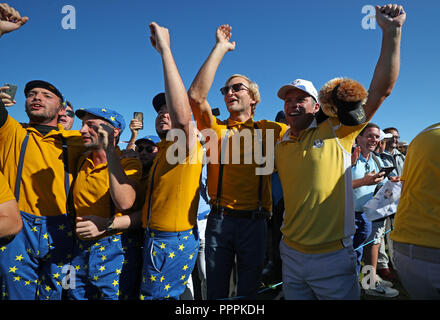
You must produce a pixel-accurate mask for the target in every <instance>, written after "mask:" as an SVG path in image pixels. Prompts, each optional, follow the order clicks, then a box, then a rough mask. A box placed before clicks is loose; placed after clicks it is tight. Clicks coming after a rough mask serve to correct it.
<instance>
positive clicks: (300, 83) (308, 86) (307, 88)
mask: <svg viewBox="0 0 440 320" xmlns="http://www.w3.org/2000/svg"><path fill="white" fill-rule="evenodd" d="M293 88H296V89H299V90H301V91H304V92H305V93H307V94H309V95H310V96H312V98H313V99H315V101H316V102H318V92H317V91H316V89H315V86H314V85H313V83H312V82H311V81H308V80H303V79H296V80H294V81H292V82H291V83H289V84H286V85H284V86H282V87H281V88H280V90H278V97H279V98H280V99H282V100H284V99H285V97H286V94H287V92H288V91H290V90H292V89H293Z"/></svg>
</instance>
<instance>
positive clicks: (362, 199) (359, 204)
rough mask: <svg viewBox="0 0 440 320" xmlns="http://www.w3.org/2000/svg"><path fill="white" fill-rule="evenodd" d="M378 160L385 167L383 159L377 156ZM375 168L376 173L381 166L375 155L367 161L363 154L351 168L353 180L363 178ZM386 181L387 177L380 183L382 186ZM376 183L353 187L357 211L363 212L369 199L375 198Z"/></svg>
mask: <svg viewBox="0 0 440 320" xmlns="http://www.w3.org/2000/svg"><path fill="white" fill-rule="evenodd" d="M377 159H378V161H379V162H380V166H381V167H383V166H384V165H383V162H382V160H381V159H380V158H379V157H377ZM373 170H375V171H376V173H378V172H379V167H378V165H377V164H376V161H374V159H373V157H372V156H371V153H370V157H369V159H368V161H367V159H365V158H364V156H363V155H362V154H361V155H360V156H359V158H358V159H357V161H356V164H355V165H354V166H353V167H352V168H351V175H352V179H353V180H357V179H361V178H363V177H364V176H365V175H366V174H367V173H368V172H372V171H373ZM384 182H385V179H384V180H383V181H382V182H381V183H379V185H380V186H381V185H382V184H383V183H384ZM376 186H377V185H376V184H373V185H371V186H362V187H359V188H356V189H353V198H354V209H355V211H359V212H363V211H364V209H363V206H364V204H365V203H367V201H368V200H370V199H371V198H373V194H374V190H375V189H376Z"/></svg>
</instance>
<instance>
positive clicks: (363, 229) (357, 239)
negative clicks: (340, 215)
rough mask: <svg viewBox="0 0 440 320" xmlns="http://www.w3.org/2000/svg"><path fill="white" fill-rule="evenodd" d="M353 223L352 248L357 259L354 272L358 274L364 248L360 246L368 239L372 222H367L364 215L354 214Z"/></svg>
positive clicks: (360, 213)
mask: <svg viewBox="0 0 440 320" xmlns="http://www.w3.org/2000/svg"><path fill="white" fill-rule="evenodd" d="M354 222H355V227H356V232H355V234H354V237H353V248H354V249H355V252H356V257H357V265H356V270H357V272H358V274H359V272H360V271H361V260H362V255H363V252H364V248H363V247H362V245H363V244H364V243H365V241H366V240H367V239H368V237H369V236H370V234H371V228H372V222H371V221H370V220H368V219H367V217H366V216H365V213H362V212H356V213H355V218H354Z"/></svg>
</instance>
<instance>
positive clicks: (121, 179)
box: [98, 124, 142, 211]
mask: <svg viewBox="0 0 440 320" xmlns="http://www.w3.org/2000/svg"><path fill="white" fill-rule="evenodd" d="M114 130H115V129H112V128H110V127H109V126H107V125H104V124H101V127H100V128H99V129H98V134H99V137H100V142H101V143H102V145H103V147H104V150H105V154H106V156H107V163H108V174H109V189H110V195H111V197H112V200H113V203H114V204H115V207H116V208H118V209H119V210H121V211H127V210H129V209H131V207H132V206H133V204H134V202H135V200H136V181H133V179H132V178H130V177H128V176H127V174H126V172H125V170H126V168H123V167H122V164H121V160H120V157H119V155H118V154H117V152H116V149H115V133H114ZM131 169H134V168H130V170H131ZM141 170H142V169H141V167H140V165H139V168H138V171H139V174H138V175H137V176H138V177H139V178H140V176H141V174H140V171H141Z"/></svg>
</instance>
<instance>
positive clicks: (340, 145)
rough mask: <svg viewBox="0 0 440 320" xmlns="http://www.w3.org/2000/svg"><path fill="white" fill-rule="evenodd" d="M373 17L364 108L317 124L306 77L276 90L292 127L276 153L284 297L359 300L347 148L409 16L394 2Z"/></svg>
mask: <svg viewBox="0 0 440 320" xmlns="http://www.w3.org/2000/svg"><path fill="white" fill-rule="evenodd" d="M376 19H377V22H378V24H379V26H380V27H381V28H382V34H383V39H382V49H381V53H380V57H379V61H378V63H377V66H376V69H375V72H374V75H373V79H372V82H371V84H370V88H369V92H368V99H367V100H366V102H365V104H364V105H363V106H362V105H360V104H359V107H358V108H356V109H355V110H353V112H350V113H347V114H341V116H340V115H339V114H338V118H339V119H338V118H334V117H333V118H329V119H327V120H325V121H323V122H320V123H319V124H317V123H316V121H314V118H315V114H316V113H317V112H318V111H319V110H320V105H319V103H318V101H317V99H316V90H315V89H314V87H313V84H312V83H311V82H309V81H304V80H297V81H294V82H293V83H291V84H288V85H285V86H283V87H282V88H280V90H279V91H278V97H280V98H281V99H282V100H284V111H285V114H286V119H287V121H288V122H289V124H290V130H289V131H288V133H286V135H285V136H284V137H283V140H282V141H281V142H280V143H279V144H277V146H276V150H275V163H276V167H277V169H278V172H279V175H280V179H281V183H282V186H283V193H284V201H285V214H284V224H283V227H282V229H281V231H282V233H283V239H282V241H281V244H280V252H281V258H282V261H283V291H284V296H285V298H286V299H359V297H360V288H359V282H358V281H359V280H358V275H357V272H356V254H355V252H354V249H353V244H352V239H351V238H352V236H353V234H354V231H355V228H354V204H353V195H352V180H351V152H350V151H351V148H352V145H353V142H354V140H355V138H356V136H357V135H358V134H359V132H360V131H361V130H362V129H363V128H364V127H365V125H366V123H367V121H369V120H370V119H371V118H372V117H373V114H374V113H375V112H376V110H377V109H378V108H379V106H380V105H381V104H382V102H383V101H384V100H385V98H386V97H387V96H388V95H389V94H390V93H391V91H392V89H393V86H394V84H395V82H396V80H397V76H398V74H399V68H400V39H401V32H402V25H403V23H404V21H405V19H406V14H405V12H403V9H402V7H400V6H397V5H387V6H383V7H379V6H377V7H376ZM335 88H336V87H335ZM338 90H339V89H338V88H337V89H336V91H334V92H335V93H336V95H335V96H336V98H337V99H340V97H339V94H338V92H339V91H338ZM335 100H336V99H335ZM320 101H321V103H322V99H321V98H320ZM359 116H360V117H359ZM343 118H344V120H343ZM365 120H366V121H365ZM343 121H344V122H346V123H347V125H346V124H343V123H341V122H343ZM359 122H364V123H361V124H357V123H359ZM356 124H357V125H356Z"/></svg>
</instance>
